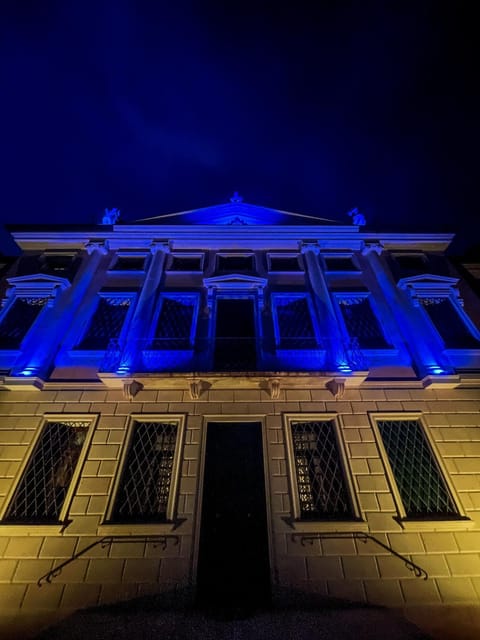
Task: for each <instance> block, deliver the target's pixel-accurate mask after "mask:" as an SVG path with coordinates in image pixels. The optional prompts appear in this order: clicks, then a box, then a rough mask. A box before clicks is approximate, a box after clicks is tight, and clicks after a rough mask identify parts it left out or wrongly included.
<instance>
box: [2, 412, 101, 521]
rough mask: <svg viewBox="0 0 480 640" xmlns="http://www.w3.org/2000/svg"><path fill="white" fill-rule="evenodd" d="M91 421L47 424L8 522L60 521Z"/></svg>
mask: <svg viewBox="0 0 480 640" xmlns="http://www.w3.org/2000/svg"><path fill="white" fill-rule="evenodd" d="M89 426H90V422H71V421H64V420H62V421H60V422H48V423H47V424H46V425H45V427H44V429H43V432H42V434H41V436H40V438H39V441H38V443H37V446H36V447H35V451H34V453H33V456H32V458H31V459H30V462H29V463H28V466H27V468H26V469H25V471H24V473H23V475H22V478H21V480H20V482H19V485H18V487H17V490H16V492H15V495H14V497H13V500H12V503H11V504H10V506H9V508H8V511H7V515H6V517H5V521H6V522H19V523H20V522H24V523H28V522H42V523H43V522H58V520H59V518H60V512H61V510H62V506H63V503H64V501H65V497H66V495H67V491H68V487H69V485H70V482H71V480H72V477H73V473H74V471H75V467H76V466H77V462H78V458H79V456H80V452H81V450H82V446H83V443H84V442H85V438H86V435H87V431H88V427H89Z"/></svg>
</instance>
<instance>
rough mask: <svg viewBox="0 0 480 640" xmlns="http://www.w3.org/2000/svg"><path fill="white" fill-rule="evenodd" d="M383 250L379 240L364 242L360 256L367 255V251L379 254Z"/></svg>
mask: <svg viewBox="0 0 480 640" xmlns="http://www.w3.org/2000/svg"><path fill="white" fill-rule="evenodd" d="M383 251H384V247H383V245H382V243H381V242H378V241H373V242H368V241H366V242H364V243H363V247H362V256H368V254H369V253H372V252H374V253H376V254H377V256H379V255H380V254H381V253H382V252H383Z"/></svg>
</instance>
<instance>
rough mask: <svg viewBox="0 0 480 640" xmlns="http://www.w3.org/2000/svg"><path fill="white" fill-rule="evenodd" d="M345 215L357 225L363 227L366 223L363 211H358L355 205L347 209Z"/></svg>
mask: <svg viewBox="0 0 480 640" xmlns="http://www.w3.org/2000/svg"><path fill="white" fill-rule="evenodd" d="M347 215H348V216H350V217H351V218H352V222H353V224H356V225H358V226H359V227H363V226H365V225H366V224H367V221H366V220H365V216H364V215H363V213H360V211H359V210H358V209H357V207H355V209H352V210H351V211H349V212H348V213H347Z"/></svg>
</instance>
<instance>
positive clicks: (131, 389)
mask: <svg viewBox="0 0 480 640" xmlns="http://www.w3.org/2000/svg"><path fill="white" fill-rule="evenodd" d="M142 389H143V384H142V383H141V382H138V380H132V381H131V382H125V384H124V385H123V396H124V397H125V398H126V399H127V400H129V401H130V402H131V401H132V400H133V399H134V397H135V396H136V395H137V393H138V392H139V391H141V390H142Z"/></svg>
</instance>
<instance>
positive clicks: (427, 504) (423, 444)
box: [377, 420, 458, 518]
mask: <svg viewBox="0 0 480 640" xmlns="http://www.w3.org/2000/svg"><path fill="white" fill-rule="evenodd" d="M377 425H378V430H379V432H380V435H381V437H382V441H383V445H384V447H385V451H386V453H387V456H388V460H389V462H390V466H391V468H392V472H393V476H394V478H395V482H396V484H397V487H398V491H399V493H400V497H401V500H402V503H403V506H404V509H405V513H406V515H407V517H409V518H432V517H456V516H458V511H457V508H456V506H455V503H454V501H453V498H452V496H451V495H450V492H449V491H448V488H447V485H446V483H445V479H444V478H443V476H442V474H441V471H440V469H439V467H438V464H437V461H436V460H435V457H434V455H433V453H432V450H431V448H430V446H429V444H428V441H427V439H426V436H425V433H424V431H423V428H422V426H421V425H420V423H419V421H418V420H379V421H378V423H377Z"/></svg>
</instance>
